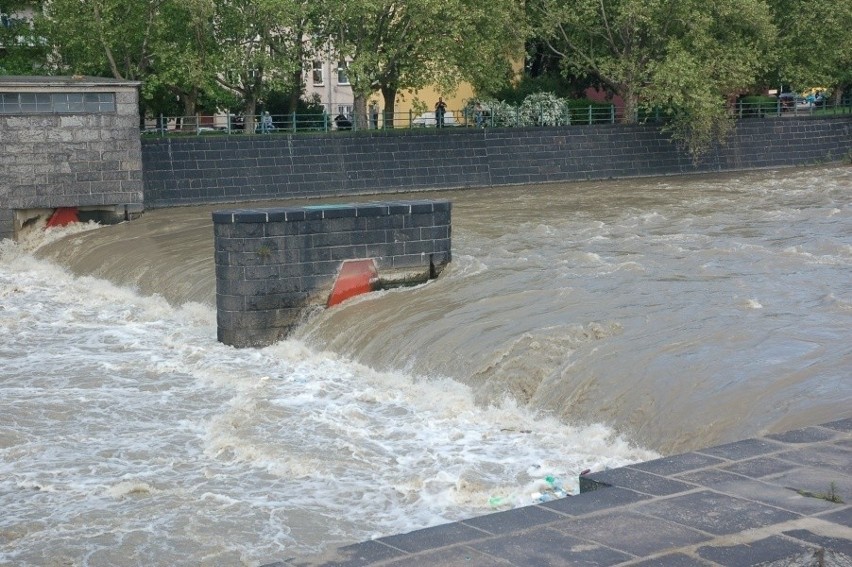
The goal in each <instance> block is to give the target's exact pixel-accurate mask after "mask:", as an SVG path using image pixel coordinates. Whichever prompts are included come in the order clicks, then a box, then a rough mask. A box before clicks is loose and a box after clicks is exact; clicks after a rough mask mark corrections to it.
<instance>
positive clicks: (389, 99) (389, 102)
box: [382, 87, 396, 128]
mask: <svg viewBox="0 0 852 567" xmlns="http://www.w3.org/2000/svg"><path fill="white" fill-rule="evenodd" d="M382 98H383V99H384V101H385V109H384V115H383V117H382V128H393V121H394V114H395V112H396V111H395V106H396V89H395V88H393V87H382Z"/></svg>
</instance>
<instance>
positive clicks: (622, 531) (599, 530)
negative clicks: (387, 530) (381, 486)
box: [266, 418, 852, 567]
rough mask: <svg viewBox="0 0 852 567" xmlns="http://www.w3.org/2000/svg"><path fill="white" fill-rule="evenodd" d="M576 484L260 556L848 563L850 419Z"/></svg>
mask: <svg viewBox="0 0 852 567" xmlns="http://www.w3.org/2000/svg"><path fill="white" fill-rule="evenodd" d="M580 487H581V493H580V494H578V495H576V496H567V497H565V498H561V499H558V500H551V501H549V502H544V503H541V504H537V505H534V506H526V507H521V508H515V509H513V510H507V511H505V512H497V513H494V514H489V515H486V516H481V517H478V518H472V519H469V520H463V521H461V522H455V523H451V524H445V525H441V526H435V527H432V528H426V529H423V530H417V531H414V532H410V533H407V534H401V535H393V536H388V537H382V538H379V539H375V540H372V541H367V542H364V543H359V544H355V545H351V546H347V547H344V548H342V549H339V550H336V551H332V552H329V553H328V554H326V555H323V556H321V557H320V556H318V557H309V558H290V559H284V560H282V561H278V562H275V563H270V564H268V565H267V566H266V567H295V566H318V565H323V566H331V565H335V566H340V567H342V566H349V567H354V566H371V567H379V566H382V567H450V566H452V567H458V566H462V565H464V566H470V567H492V566H493V567H500V566H503V567H512V566H515V567H535V566H539V567H555V566H563V565H568V566H570V565H583V566H589V567H590V566H601V567H603V566H614V565H618V566H623V567H627V566H631V567H640V566H641V567H651V566H656V567H693V566H695V567H698V566H701V567H713V566H715V567H720V566H726V567H732V566H737V567H746V566H752V565H760V566H761V567H781V566H783V567H793V566H796V567H805V566H807V567H810V566H813V567H817V566H818V567H849V566H851V565H852V418H847V419H843V420H839V421H835V422H831V423H825V424H822V425H818V426H814V427H806V428H804V429H798V430H794V431H789V432H787V433H782V434H776V435H766V436H763V437H757V438H753V439H746V440H743V441H738V442H734V443H728V444H725V445H720V446H717V447H711V448H708V449H702V450H699V451H694V452H691V453H685V454H682V455H676V456H672V457H665V458H661V459H657V460H654V461H648V462H644V463H636V464H633V465H630V466H626V467H621V468H617V469H610V470H607V471H602V472H598V473H593V474H589V475H585V476H581V477H580ZM586 490H588V492H586Z"/></svg>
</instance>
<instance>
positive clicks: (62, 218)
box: [45, 207, 79, 228]
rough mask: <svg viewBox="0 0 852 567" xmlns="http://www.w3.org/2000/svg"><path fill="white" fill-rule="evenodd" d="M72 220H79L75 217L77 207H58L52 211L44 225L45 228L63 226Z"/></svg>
mask: <svg viewBox="0 0 852 567" xmlns="http://www.w3.org/2000/svg"><path fill="white" fill-rule="evenodd" d="M72 222H79V218H78V217H77V207H60V208H58V209H56V210H55V211H53V214H52V215H50V218H49V219H47V225H45V228H50V227H54V226H65V225H68V224H71V223H72Z"/></svg>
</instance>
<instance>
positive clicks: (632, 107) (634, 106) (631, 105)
mask: <svg viewBox="0 0 852 567" xmlns="http://www.w3.org/2000/svg"><path fill="white" fill-rule="evenodd" d="M621 97H622V99H623V100H624V116H622V117H621V122H622V124H635V123H636V122H638V121H639V95H638V94H636V92H635V91H634V90H633V89H632V88H630V87H625V88H624V89H623V90H622V93H621Z"/></svg>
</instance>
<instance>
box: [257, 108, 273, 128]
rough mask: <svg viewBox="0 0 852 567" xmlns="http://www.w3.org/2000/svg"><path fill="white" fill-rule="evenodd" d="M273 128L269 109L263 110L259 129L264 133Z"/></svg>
mask: <svg viewBox="0 0 852 567" xmlns="http://www.w3.org/2000/svg"><path fill="white" fill-rule="evenodd" d="M273 130H275V126H273V124H272V115H270V114H269V111H268V110H267V111H265V112H264V113H263V116H262V117H261V118H260V131H261V132H263V133H264V134H266V133H267V132H272V131H273Z"/></svg>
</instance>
